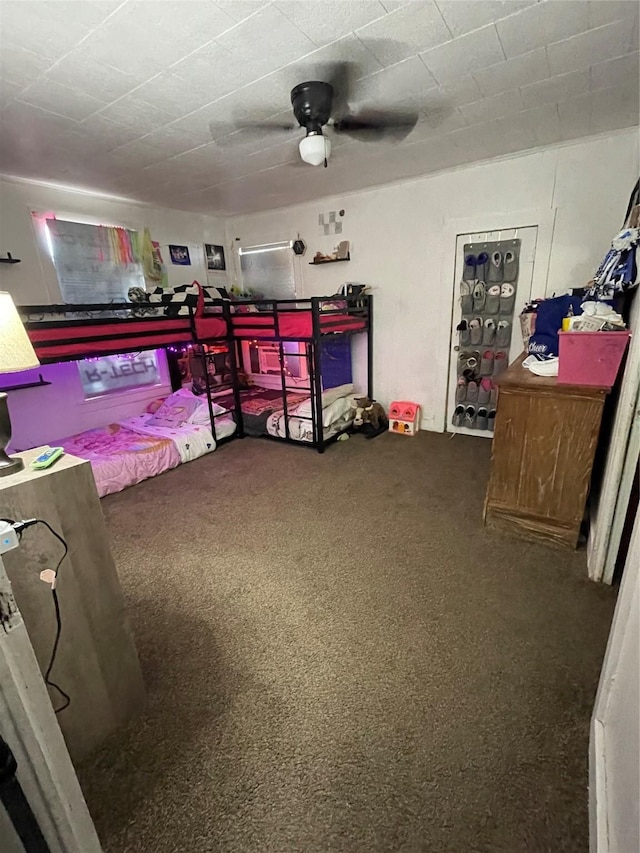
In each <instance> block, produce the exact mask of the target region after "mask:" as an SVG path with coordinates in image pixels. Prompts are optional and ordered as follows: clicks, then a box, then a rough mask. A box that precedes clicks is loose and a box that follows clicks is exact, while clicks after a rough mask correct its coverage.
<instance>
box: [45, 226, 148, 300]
mask: <svg viewBox="0 0 640 853" xmlns="http://www.w3.org/2000/svg"><path fill="white" fill-rule="evenodd" d="M46 227H47V234H48V240H49V245H50V247H51V254H52V256H53V263H54V265H55V268H56V274H57V276H58V283H59V285H60V294H61V296H62V300H63V302H73V303H90V302H124V301H126V299H127V294H128V292H129V288H130V287H141V288H142V289H143V290H144V289H145V281H144V274H143V268H142V261H141V256H140V250H139V246H138V234H137V232H135V231H128V230H127V229H125V228H111V227H107V226H102V225H85V224H83V223H80V222H67V221H65V220H62V219H47V221H46Z"/></svg>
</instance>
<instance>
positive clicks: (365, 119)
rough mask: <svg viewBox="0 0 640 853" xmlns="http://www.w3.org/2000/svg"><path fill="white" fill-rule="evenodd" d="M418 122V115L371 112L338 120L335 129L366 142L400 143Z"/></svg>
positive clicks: (337, 131)
mask: <svg viewBox="0 0 640 853" xmlns="http://www.w3.org/2000/svg"><path fill="white" fill-rule="evenodd" d="M417 121H418V113H397V112H382V111H380V112H377V111H375V110H369V111H367V112H362V113H358V115H346V116H342V118H339V119H336V121H335V122H334V124H333V129H334V130H335V132H336V133H346V134H348V135H349V136H353V137H354V138H355V139H361V140H363V141H365V142H377V141H378V140H390V141H393V142H399V141H400V140H402V139H404V138H405V137H406V136H408V135H409V134H410V133H411V131H412V130H413V128H414V127H415V126H416V123H417Z"/></svg>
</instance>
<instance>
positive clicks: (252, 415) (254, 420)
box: [214, 387, 309, 436]
mask: <svg viewBox="0 0 640 853" xmlns="http://www.w3.org/2000/svg"><path fill="white" fill-rule="evenodd" d="M308 397H309V395H308V394H305V393H297V392H293V391H288V392H287V406H289V407H290V408H291V409H294V408H295V407H296V406H298V405H300V404H301V403H302V402H304V401H305V400H307V399H308ZM214 399H215V402H216V403H217V404H218V405H220V406H222V407H223V408H225V409H233V408H234V407H235V400H234V397H233V394H232V393H231V392H226V393H224V394H216V395H215V397H214ZM240 408H241V409H242V422H243V424H244V431H245V433H246V434H247V435H253V436H258V435H265V433H266V432H267V419H268V418H269V416H270V415H271V414H273V412H275V411H277V410H279V409H281V408H282V391H281V390H280V389H275V388H260V387H254V388H249V389H248V390H245V391H241V392H240ZM216 430H217V425H216Z"/></svg>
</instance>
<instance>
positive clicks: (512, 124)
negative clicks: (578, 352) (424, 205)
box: [0, 0, 640, 214]
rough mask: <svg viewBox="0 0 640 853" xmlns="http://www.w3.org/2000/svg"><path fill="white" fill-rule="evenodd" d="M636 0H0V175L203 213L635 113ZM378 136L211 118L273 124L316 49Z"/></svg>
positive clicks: (374, 180)
mask: <svg viewBox="0 0 640 853" xmlns="http://www.w3.org/2000/svg"><path fill="white" fill-rule="evenodd" d="M638 8H639V4H638V2H637V0H547V2H534V0H435V2H433V0H410V2H402V0H309V1H308V2H307V0H275V2H263V0H172V2H166V1H165V0H126V2H119V0H113V2H111V0H95V2H93V0H71V2H65V1H64V0H44V2H38V1H37V0H0V172H2V173H4V174H10V175H17V176H21V177H27V178H33V179H39V180H47V181H55V182H59V183H64V184H67V185H76V186H81V187H85V188H90V189H94V190H99V191H101V192H107V193H112V194H117V195H120V196H123V195H124V196H131V197H132V198H135V199H138V200H141V201H147V202H151V203H155V204H158V205H162V206H165V207H176V208H182V209H186V210H194V211H203V212H211V213H213V212H221V213H228V214H233V213H241V212H248V211H253V210H263V209H269V208H272V207H277V206H281V205H285V204H291V203H295V202H298V201H304V200H307V199H312V198H316V197H320V196H324V195H328V194H333V193H337V192H341V191H345V190H351V189H359V188H363V187H368V186H373V185H376V184H380V183H385V182H388V181H393V180H396V179H401V178H408V177H412V176H415V175H420V174H425V173H428V172H432V171H435V170H439V169H443V168H447V167H451V166H456V165H460V164H464V163H470V162H474V161H477V160H483V159H486V158H488V157H494V156H499V155H504V154H508V153H511V152H515V151H520V150H525V149H529V148H533V147H535V146H538V145H544V144H548V143H553V142H559V141H562V140H568V139H574V138H578V137H581V136H587V135H590V134H594V133H600V132H603V131H606V130H609V129H611V130H614V129H617V128H624V127H631V126H637V125H638V112H639V108H638V104H639V97H640V96H639V92H638V83H639V71H638ZM340 59H344V60H349V61H351V62H354V63H356V65H357V66H358V68H359V69H360V75H361V79H360V81H359V84H358V90H357V91H358V95H357V101H358V104H359V105H361V106H376V107H385V106H398V105H400V106H412V107H417V108H418V109H419V110H420V114H421V119H420V121H419V123H418V125H417V127H416V128H415V130H414V131H413V133H411V134H410V135H409V136H408V137H407V139H406V140H405V141H404V142H402V143H400V144H396V145H391V144H388V143H375V144H374V143H363V142H354V141H349V140H345V139H344V137H342V138H340V139H337V140H335V142H334V153H333V156H332V158H331V160H330V163H329V168H328V169H323V168H314V167H312V166H306V165H303V164H300V161H299V157H298V150H297V142H298V138H299V136H300V135H301V134H295V135H294V137H293V139H291V140H288V141H286V142H278V143H277V144H274V140H273V138H269V136H268V135H264V136H258V137H255V136H252V137H250V138H248V135H247V134H242V133H240V134H238V135H237V137H234V138H233V140H231V144H229V142H230V141H229V140H227V144H226V145H224V147H223V146H221V145H219V144H216V142H214V141H212V135H211V130H210V124H211V122H213V123H214V124H215V125H216V126H223V125H225V124H228V123H230V122H233V121H234V120H237V119H242V120H248V119H257V120H260V119H265V118H268V117H271V116H278V117H281V118H283V119H287V120H288V119H290V118H291V117H292V114H291V107H290V102H289V90H290V89H291V87H292V86H293V85H295V84H296V83H298V82H300V81H301V80H303V79H308V76H309V75H310V74H312V73H313V69H314V68H317V67H321V66H322V65H323V64H324V63H327V62H329V61H334V60H340Z"/></svg>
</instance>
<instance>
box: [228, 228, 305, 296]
mask: <svg viewBox="0 0 640 853" xmlns="http://www.w3.org/2000/svg"><path fill="white" fill-rule="evenodd" d="M239 255H240V270H241V272H242V284H243V286H244V289H245V291H249V292H250V293H252V294H254V295H255V296H256V297H259V296H264V298H265V299H295V298H296V296H297V294H296V280H295V274H294V270H293V258H294V254H293V251H292V250H291V241H290V240H287V242H285V243H268V244H266V245H263V246H248V247H246V248H242V249H240V252H239Z"/></svg>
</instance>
